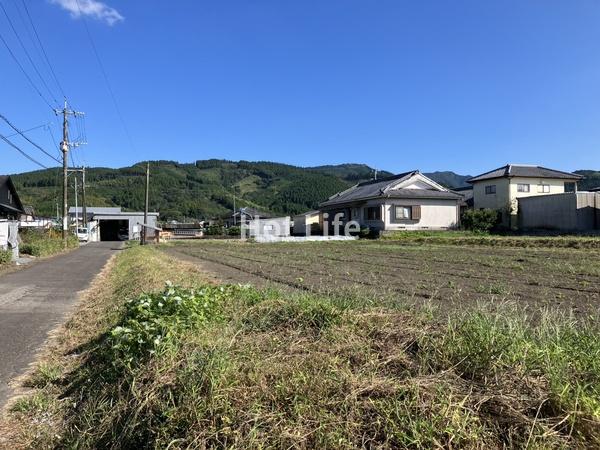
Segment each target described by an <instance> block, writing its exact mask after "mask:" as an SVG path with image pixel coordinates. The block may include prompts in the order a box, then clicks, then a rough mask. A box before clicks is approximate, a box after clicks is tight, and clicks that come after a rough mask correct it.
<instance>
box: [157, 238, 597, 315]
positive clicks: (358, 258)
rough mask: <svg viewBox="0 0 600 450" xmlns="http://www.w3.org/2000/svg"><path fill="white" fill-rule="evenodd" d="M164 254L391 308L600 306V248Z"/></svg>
mask: <svg viewBox="0 0 600 450" xmlns="http://www.w3.org/2000/svg"><path fill="white" fill-rule="evenodd" d="M163 250H164V251H166V252H168V253H169V254H171V255H175V256H179V257H180V258H182V259H185V260H188V261H196V262H197V263H198V264H200V265H201V266H202V268H203V270H205V271H208V272H212V273H213V274H214V276H215V277H216V278H219V279H221V280H223V281H226V282H230V283H232V282H233V283H251V284H256V285H258V286H259V287H264V286H265V285H267V284H269V283H272V284H274V285H275V286H276V287H281V286H284V287H291V288H294V289H301V290H307V291H310V292H313V293H317V294H323V295H327V296H336V297H337V296H339V297H346V298H348V299H361V300H362V301H377V302H382V303H384V304H389V303H390V302H394V303H395V302H411V301H412V302H433V303H434V304H437V305H438V306H442V307H443V308H446V307H448V308H451V309H452V308H455V307H458V308H461V307H463V306H466V305H468V304H469V303H477V302H487V303H489V302H497V301H501V302H502V301H515V302H517V303H518V304H519V305H522V306H525V307H531V308H532V310H534V311H535V310H539V309H540V308H543V307H561V308H568V309H572V310H573V311H574V312H575V313H576V314H577V315H587V314H591V313H595V312H597V311H598V306H599V305H600V251H599V250H598V249H573V248H531V247H530V248H510V247H486V246H481V247H477V246H456V245H431V244H420V245H407V244H406V243H399V242H393V241H356V242H330V243H278V244H255V243H243V242H230V241H227V242H222V241H195V242H189V241H187V242H177V243H174V244H169V245H166V246H164V247H163Z"/></svg>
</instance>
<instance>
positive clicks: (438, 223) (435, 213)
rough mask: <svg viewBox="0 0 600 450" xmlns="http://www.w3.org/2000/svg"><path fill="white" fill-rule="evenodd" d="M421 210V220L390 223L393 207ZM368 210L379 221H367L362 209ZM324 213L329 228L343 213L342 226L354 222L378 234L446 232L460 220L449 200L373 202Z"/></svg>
mask: <svg viewBox="0 0 600 450" xmlns="http://www.w3.org/2000/svg"><path fill="white" fill-rule="evenodd" d="M396 205H398V206H416V205H419V206H421V219H419V220H404V221H396V220H395V219H394V206H396ZM369 207H375V208H379V209H380V211H381V220H368V219H367V215H366V209H367V208H369ZM323 212H326V213H328V218H327V220H328V221H329V223H330V224H331V223H332V222H333V220H334V216H335V213H337V212H343V213H344V214H345V215H344V218H343V219H342V222H343V223H346V221H347V220H348V214H349V215H350V218H351V220H356V221H357V222H358V223H359V224H360V226H361V227H370V228H372V229H375V230H381V231H384V230H385V231H396V230H446V229H451V228H456V227H457V226H458V225H459V220H460V206H459V204H458V201H457V200H452V199H405V200H402V199H387V200H382V199H375V200H369V201H367V202H364V203H361V204H360V205H354V206H348V207H346V208H336V209H329V210H323Z"/></svg>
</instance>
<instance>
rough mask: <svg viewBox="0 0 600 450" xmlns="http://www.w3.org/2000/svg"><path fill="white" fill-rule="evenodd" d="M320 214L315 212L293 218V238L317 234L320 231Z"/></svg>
mask: <svg viewBox="0 0 600 450" xmlns="http://www.w3.org/2000/svg"><path fill="white" fill-rule="evenodd" d="M320 214H321V213H320V212H319V211H318V210H315V211H307V212H305V213H304V214H298V215H297V216H294V226H293V234H294V236H310V235H312V234H316V233H318V232H319V231H320V226H319V223H320Z"/></svg>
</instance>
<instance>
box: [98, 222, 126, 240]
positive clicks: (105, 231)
mask: <svg viewBox="0 0 600 450" xmlns="http://www.w3.org/2000/svg"><path fill="white" fill-rule="evenodd" d="M98 225H99V226H100V240H101V241H126V240H127V239H129V220H118V219H102V220H100V221H99V223H98Z"/></svg>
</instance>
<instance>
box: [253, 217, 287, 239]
mask: <svg viewBox="0 0 600 450" xmlns="http://www.w3.org/2000/svg"><path fill="white" fill-rule="evenodd" d="M256 217H257V218H255V219H253V220H249V221H248V222H247V223H245V224H244V225H242V236H245V237H249V238H257V239H268V238H280V237H288V236H289V235H290V229H291V226H292V223H291V220H290V217H289V216H286V217H271V218H268V219H263V218H262V217H260V218H258V217H259V216H256Z"/></svg>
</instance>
